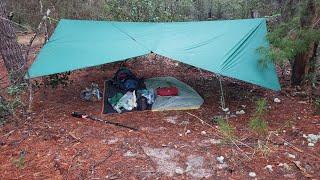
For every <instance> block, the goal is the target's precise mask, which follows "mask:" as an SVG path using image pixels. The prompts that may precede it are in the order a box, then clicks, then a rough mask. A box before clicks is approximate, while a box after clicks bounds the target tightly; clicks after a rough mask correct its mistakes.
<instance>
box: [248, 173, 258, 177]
mask: <svg viewBox="0 0 320 180" xmlns="http://www.w3.org/2000/svg"><path fill="white" fill-rule="evenodd" d="M249 176H250V177H256V176H257V174H256V173H255V172H249Z"/></svg>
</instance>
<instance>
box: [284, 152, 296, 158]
mask: <svg viewBox="0 0 320 180" xmlns="http://www.w3.org/2000/svg"><path fill="white" fill-rule="evenodd" d="M286 155H287V156H288V158H292V159H295V158H296V156H295V155H293V154H290V153H286Z"/></svg>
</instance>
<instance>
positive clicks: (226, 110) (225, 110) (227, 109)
mask: <svg viewBox="0 0 320 180" xmlns="http://www.w3.org/2000/svg"><path fill="white" fill-rule="evenodd" d="M222 111H223V112H228V111H230V110H229V108H222Z"/></svg>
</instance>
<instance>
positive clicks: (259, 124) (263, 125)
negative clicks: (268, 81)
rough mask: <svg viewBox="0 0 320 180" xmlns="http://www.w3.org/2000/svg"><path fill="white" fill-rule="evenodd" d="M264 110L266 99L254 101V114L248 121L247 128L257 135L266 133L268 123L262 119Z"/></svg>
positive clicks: (265, 108)
mask: <svg viewBox="0 0 320 180" xmlns="http://www.w3.org/2000/svg"><path fill="white" fill-rule="evenodd" d="M266 112H267V101H266V100H265V99H259V100H258V101H257V102H256V110H255V112H254V115H253V117H252V118H251V119H250V121H249V128H250V129H251V130H253V131H254V132H255V133H257V134H258V135H259V136H262V135H266V134H267V133H268V123H267V122H266V121H265V120H264V119H263V116H264V115H265V113H266Z"/></svg>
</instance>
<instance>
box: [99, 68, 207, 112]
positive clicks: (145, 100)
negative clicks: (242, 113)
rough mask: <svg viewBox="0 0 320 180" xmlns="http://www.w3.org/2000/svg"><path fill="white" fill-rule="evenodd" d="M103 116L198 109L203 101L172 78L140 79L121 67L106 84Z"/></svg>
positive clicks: (186, 86) (188, 87)
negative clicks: (134, 112)
mask: <svg viewBox="0 0 320 180" xmlns="http://www.w3.org/2000/svg"><path fill="white" fill-rule="evenodd" d="M104 97H105V98H104V108H103V113H106V114H108V113H123V112H130V111H144V110H152V111H165V110H185V109H198V108H200V106H201V105H202V104H203V102H204V100H203V99H202V98H201V96H200V95H199V94H198V93H197V92H196V91H195V90H193V89H192V88H191V87H190V86H188V85H186V84H184V83H183V82H181V81H179V80H177V79H175V78H173V77H157V78H151V79H146V80H144V79H139V78H137V77H136V76H135V75H134V74H133V73H132V72H131V71H130V70H129V69H127V68H120V69H119V70H118V71H117V72H116V73H115V75H114V77H113V78H112V80H109V81H106V83H105V91H104Z"/></svg>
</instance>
